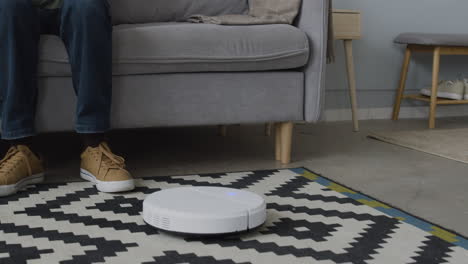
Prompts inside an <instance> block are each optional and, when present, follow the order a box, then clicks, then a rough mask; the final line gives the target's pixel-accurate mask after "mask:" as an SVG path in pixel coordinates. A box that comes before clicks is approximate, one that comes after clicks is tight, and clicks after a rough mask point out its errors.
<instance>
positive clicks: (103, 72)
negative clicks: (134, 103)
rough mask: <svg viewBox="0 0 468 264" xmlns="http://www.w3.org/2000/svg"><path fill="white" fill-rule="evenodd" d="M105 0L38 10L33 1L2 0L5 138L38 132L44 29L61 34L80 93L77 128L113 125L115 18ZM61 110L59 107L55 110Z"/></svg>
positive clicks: (0, 73) (0, 75)
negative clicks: (40, 65) (38, 80)
mask: <svg viewBox="0 0 468 264" xmlns="http://www.w3.org/2000/svg"><path fill="white" fill-rule="evenodd" d="M109 12H110V11H109V5H108V3H107V0H64V2H63V6H62V8H61V9H57V10H39V9H37V8H35V7H34V6H33V5H32V1H31V0H0V113H1V116H0V117H1V136H2V138H3V139H7V140H8V139H10V140H11V139H19V138H24V137H29V136H32V135H34V134H35V129H34V123H35V120H34V119H35V112H36V101H37V79H38V77H37V67H38V44H39V37H40V35H41V34H54V35H58V36H60V37H61V39H62V40H63V42H64V43H65V46H66V48H67V52H68V55H69V58H70V64H71V69H72V73H73V85H74V89H75V93H76V95H77V99H78V102H77V106H76V119H75V120H76V121H75V122H76V131H77V132H78V133H102V132H105V131H107V130H109V128H110V108H111V100H112V99H111V97H112V23H111V19H110V14H109ZM57 110H58V111H60V109H57Z"/></svg>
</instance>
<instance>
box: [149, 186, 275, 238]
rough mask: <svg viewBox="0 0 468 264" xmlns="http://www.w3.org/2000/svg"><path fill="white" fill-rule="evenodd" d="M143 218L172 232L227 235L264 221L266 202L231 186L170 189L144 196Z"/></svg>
mask: <svg viewBox="0 0 468 264" xmlns="http://www.w3.org/2000/svg"><path fill="white" fill-rule="evenodd" d="M143 219H144V220H145V222H146V223H147V224H149V225H151V226H154V227H156V228H158V229H160V230H163V231H168V232H173V233H179V234H186V235H226V234H233V233H241V232H245V231H249V230H251V229H254V228H256V227H259V226H261V225H262V224H263V223H265V221H266V203H265V200H264V199H263V198H262V197H261V196H260V195H257V194H255V193H251V192H247V191H242V190H236V189H231V188H222V187H181V188H173V189H167V190H163V191H159V192H155V193H153V194H150V195H149V196H148V197H146V199H145V200H144V202H143Z"/></svg>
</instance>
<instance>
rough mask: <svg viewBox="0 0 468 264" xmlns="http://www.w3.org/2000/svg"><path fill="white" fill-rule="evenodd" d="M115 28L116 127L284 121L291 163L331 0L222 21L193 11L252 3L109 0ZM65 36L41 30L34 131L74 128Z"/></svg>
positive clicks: (315, 89)
mask: <svg viewBox="0 0 468 264" xmlns="http://www.w3.org/2000/svg"><path fill="white" fill-rule="evenodd" d="M109 1H110V4H111V9H112V16H113V22H114V24H115V27H114V36H113V38H114V44H113V45H114V48H113V49H114V50H113V54H114V55H113V59H114V79H113V84H114V88H113V91H114V95H113V116H112V118H113V119H112V125H113V127H114V128H116V129H121V128H145V127H162V126H197V125H220V124H226V125H227V124H243V123H268V122H275V123H277V124H278V126H277V131H278V136H277V139H278V140H277V146H278V148H277V159H281V160H282V161H283V162H284V163H288V162H289V156H290V144H291V130H292V122H294V121H307V122H315V121H317V120H318V119H319V116H320V110H321V104H322V101H323V100H322V97H323V87H324V85H323V82H324V80H325V79H324V74H325V61H326V41H327V23H328V16H327V14H328V0H303V4H302V8H301V13H300V16H299V17H298V18H297V22H296V24H295V25H293V26H290V25H255V26H220V25H208V24H190V23H185V22H183V21H184V20H186V19H187V18H188V16H190V15H192V14H205V15H218V14H231V13H235V14H240V13H244V12H246V11H247V9H248V0H109ZM67 57H68V56H67V53H66V51H65V48H64V45H63V43H62V42H61V41H60V39H59V38H58V37H55V36H47V35H45V36H42V38H41V44H40V65H39V76H40V78H39V82H40V85H39V87H40V88H39V89H40V96H39V106H38V116H37V128H38V130H39V131H41V132H49V131H68V130H73V128H74V127H73V118H74V110H75V108H74V106H75V95H74V92H73V89H72V81H71V70H70V66H69V64H68V58H67Z"/></svg>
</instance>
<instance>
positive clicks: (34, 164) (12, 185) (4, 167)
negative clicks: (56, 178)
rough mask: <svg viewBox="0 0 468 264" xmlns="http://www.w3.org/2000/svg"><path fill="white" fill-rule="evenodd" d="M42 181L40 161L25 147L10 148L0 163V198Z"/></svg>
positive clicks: (42, 169)
mask: <svg viewBox="0 0 468 264" xmlns="http://www.w3.org/2000/svg"><path fill="white" fill-rule="evenodd" d="M43 181H44V167H43V166H42V161H41V160H40V159H39V158H38V157H37V156H36V155H35V154H34V153H33V152H32V151H31V150H30V149H29V148H28V147H27V146H23V145H19V146H14V147H11V148H10V149H9V150H8V152H7V154H6V155H5V157H4V158H3V159H2V160H1V161H0V197H3V196H8V195H12V194H15V193H16V192H18V191H19V190H21V189H23V188H24V187H26V186H27V185H30V184H37V183H41V182H43Z"/></svg>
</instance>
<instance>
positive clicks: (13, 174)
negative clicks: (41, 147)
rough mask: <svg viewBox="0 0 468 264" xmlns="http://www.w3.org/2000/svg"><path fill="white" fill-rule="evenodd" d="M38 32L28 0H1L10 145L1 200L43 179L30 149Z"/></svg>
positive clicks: (2, 168)
mask: <svg viewBox="0 0 468 264" xmlns="http://www.w3.org/2000/svg"><path fill="white" fill-rule="evenodd" d="M39 32H40V30H39V16H38V13H37V10H36V8H35V7H33V5H32V1H31V0H0V100H1V104H0V105H1V106H0V112H1V115H0V116H1V123H2V125H1V136H2V139H4V140H6V141H7V142H8V143H9V144H10V145H11V147H10V149H9V150H8V152H7V153H6V155H5V156H4V158H3V159H2V160H1V161H0V197H1V196H6V195H11V194H14V193H16V192H17V191H18V190H20V189H22V188H23V187H25V186H26V185H28V184H34V183H39V182H41V181H43V180H44V168H43V167H42V162H41V160H40V159H39V158H38V157H37V155H36V154H35V153H33V152H32V151H31V150H30V145H31V136H33V135H34V134H35V131H34V116H35V110H36V97H37V77H36V74H37V72H36V71H37V60H38V43H39V34H40V33H39Z"/></svg>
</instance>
